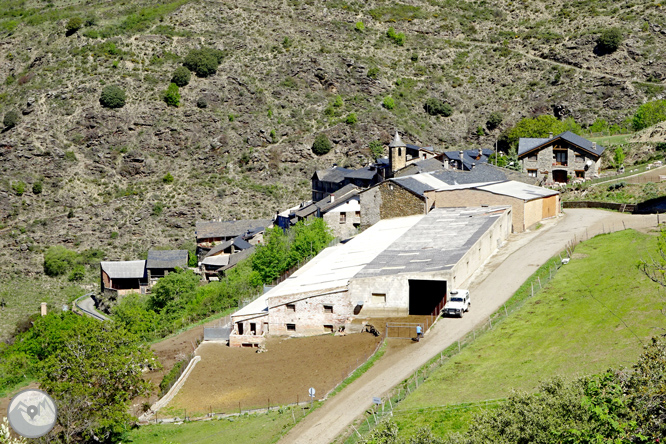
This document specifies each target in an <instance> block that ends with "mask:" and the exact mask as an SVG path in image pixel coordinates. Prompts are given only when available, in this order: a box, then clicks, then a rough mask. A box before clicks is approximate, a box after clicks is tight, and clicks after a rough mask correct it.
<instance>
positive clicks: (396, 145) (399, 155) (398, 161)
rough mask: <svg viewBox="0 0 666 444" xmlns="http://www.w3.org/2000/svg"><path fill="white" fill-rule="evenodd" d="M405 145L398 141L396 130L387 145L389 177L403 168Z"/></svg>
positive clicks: (405, 160) (405, 159) (405, 155)
mask: <svg viewBox="0 0 666 444" xmlns="http://www.w3.org/2000/svg"><path fill="white" fill-rule="evenodd" d="M406 148H407V145H405V143H404V142H403V141H402V140H401V139H400V134H398V130H397V129H396V130H395V136H394V137H393V140H392V141H391V143H390V144H389V169H390V170H391V177H392V176H393V173H395V172H396V171H398V170H399V169H402V168H404V167H405V165H406V163H407V150H406Z"/></svg>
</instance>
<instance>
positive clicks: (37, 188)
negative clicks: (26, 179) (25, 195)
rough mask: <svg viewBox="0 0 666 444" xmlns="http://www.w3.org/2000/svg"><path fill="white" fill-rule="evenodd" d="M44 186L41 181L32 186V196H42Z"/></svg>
mask: <svg viewBox="0 0 666 444" xmlns="http://www.w3.org/2000/svg"><path fill="white" fill-rule="evenodd" d="M42 189H43V185H42V182H41V181H39V180H38V181H37V182H35V183H33V184H32V194H42Z"/></svg>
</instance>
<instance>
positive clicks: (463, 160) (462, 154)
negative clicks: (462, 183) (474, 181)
mask: <svg viewBox="0 0 666 444" xmlns="http://www.w3.org/2000/svg"><path fill="white" fill-rule="evenodd" d="M464 164H465V153H464V152H463V150H460V169H461V170H462V169H463V165H464Z"/></svg>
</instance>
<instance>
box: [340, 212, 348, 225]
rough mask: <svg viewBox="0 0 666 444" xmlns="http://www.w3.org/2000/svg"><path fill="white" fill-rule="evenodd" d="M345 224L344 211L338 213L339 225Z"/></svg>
mask: <svg viewBox="0 0 666 444" xmlns="http://www.w3.org/2000/svg"><path fill="white" fill-rule="evenodd" d="M346 222H347V213H345V212H344V211H343V212H341V213H340V223H341V224H344V223H346Z"/></svg>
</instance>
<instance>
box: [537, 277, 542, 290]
mask: <svg viewBox="0 0 666 444" xmlns="http://www.w3.org/2000/svg"><path fill="white" fill-rule="evenodd" d="M537 280H538V281H539V289H540V290H543V287H542V286H541V277H540V276H537Z"/></svg>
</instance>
